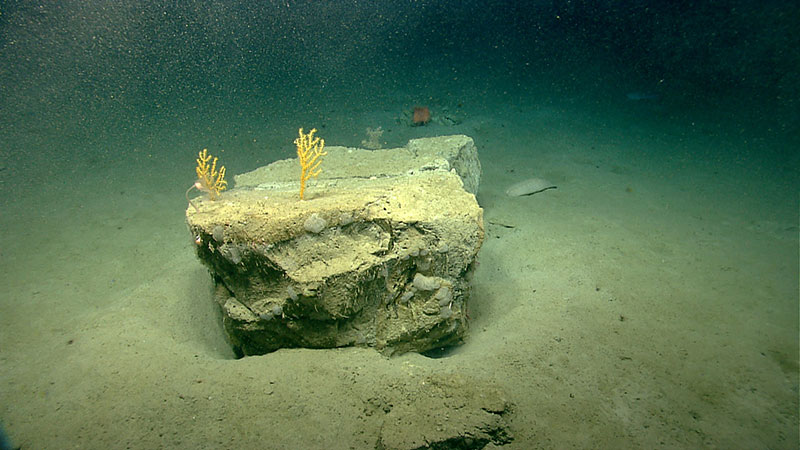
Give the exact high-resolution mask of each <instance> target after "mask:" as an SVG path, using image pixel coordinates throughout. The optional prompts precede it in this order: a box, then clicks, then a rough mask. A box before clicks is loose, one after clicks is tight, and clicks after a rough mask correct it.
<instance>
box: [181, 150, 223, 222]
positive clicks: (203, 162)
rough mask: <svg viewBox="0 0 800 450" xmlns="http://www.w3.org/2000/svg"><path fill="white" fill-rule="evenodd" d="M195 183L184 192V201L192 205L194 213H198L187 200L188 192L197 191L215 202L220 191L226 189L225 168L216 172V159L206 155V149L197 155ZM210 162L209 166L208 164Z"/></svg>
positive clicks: (195, 207)
mask: <svg viewBox="0 0 800 450" xmlns="http://www.w3.org/2000/svg"><path fill="white" fill-rule="evenodd" d="M197 156H198V158H197V160H196V161H197V167H195V169H194V170H195V172H197V181H195V182H194V184H193V185H191V186H190V187H189V189H187V190H186V200H187V201H188V202H189V204H190V205H192V206H193V207H194V209H195V211H198V209H197V206H196V205H195V204H194V203H192V201H191V200H189V191H191V190H192V189H197V190H199V191H203V192H207V193H208V198H209V199H211V200H216V199H218V198H219V195H220V193H221V192H222V191H224V190H225V189H227V187H228V182H227V181H225V166H221V167H220V168H219V172H217V158H216V157H214V159H213V161H212V160H211V158H212V156H211V155H209V154H208V149H206V148H204V149H203V151H202V152H200V153H198V154H197ZM209 161H211V164H209V163H208V162H209Z"/></svg>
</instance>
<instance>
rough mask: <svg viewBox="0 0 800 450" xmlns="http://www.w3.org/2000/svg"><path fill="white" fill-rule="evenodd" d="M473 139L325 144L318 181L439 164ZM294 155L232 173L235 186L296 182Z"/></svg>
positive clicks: (400, 172) (397, 173)
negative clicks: (384, 145) (379, 145)
mask: <svg viewBox="0 0 800 450" xmlns="http://www.w3.org/2000/svg"><path fill="white" fill-rule="evenodd" d="M471 140H472V139H471V138H470V137H468V136H464V135H453V136H438V137H431V138H422V139H414V140H411V141H410V142H409V143H408V144H407V145H406V146H405V147H400V148H391V149H383V150H365V149H360V148H350V147H339V146H326V147H325V151H326V152H328V154H327V155H325V156H324V157H323V160H322V165H321V168H322V173H320V175H319V177H318V178H317V180H318V181H324V180H331V179H341V178H369V177H372V176H401V175H405V174H407V173H408V172H409V171H414V170H424V169H425V168H426V167H427V168H433V167H440V165H441V164H442V162H445V161H447V160H448V159H450V158H453V157H455V156H456V153H457V152H458V150H459V149H460V148H461V147H462V146H464V145H466V144H467V143H468V142H470V141H471ZM299 174H300V166H299V165H298V163H297V159H296V158H290V159H284V160H280V161H276V162H274V163H272V164H269V165H267V166H264V167H260V168H258V169H256V170H253V171H251V172H247V173H243V174H241V175H237V176H236V177H235V180H236V188H243V187H255V186H259V185H262V186H263V185H274V186H278V185H284V184H286V183H292V184H297V183H299Z"/></svg>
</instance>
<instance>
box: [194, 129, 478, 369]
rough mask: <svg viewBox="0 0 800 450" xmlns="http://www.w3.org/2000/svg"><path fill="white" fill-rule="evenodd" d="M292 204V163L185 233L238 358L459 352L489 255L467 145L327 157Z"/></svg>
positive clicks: (419, 145) (422, 142)
mask: <svg viewBox="0 0 800 450" xmlns="http://www.w3.org/2000/svg"><path fill="white" fill-rule="evenodd" d="M326 150H327V152H328V155H327V156H326V157H325V159H324V161H323V163H322V169H323V172H322V174H321V175H320V177H319V180H318V181H317V182H312V183H311V185H310V186H309V188H308V190H307V192H306V200H304V201H300V200H299V199H298V184H299V183H298V180H297V173H298V171H299V166H298V164H297V161H296V160H285V161H278V162H276V163H273V164H271V165H269V166H266V167H263V168H261V169H257V170H256V171H253V172H250V173H248V174H243V175H241V176H239V177H236V185H237V187H236V189H233V190H231V191H228V192H226V193H225V194H224V195H223V197H222V199H220V200H217V201H213V202H212V201H209V200H207V199H203V200H200V201H196V202H195V203H196V204H197V206H198V209H199V211H195V210H194V208H188V209H187V211H186V216H187V221H188V224H189V228H190V230H191V233H192V236H193V237H194V238H195V241H196V242H198V245H197V255H198V257H199V258H200V259H201V261H202V262H203V263H204V264H205V265H206V266H207V267H208V268H209V270H210V271H211V274H212V276H213V278H214V281H215V284H216V287H217V289H216V297H217V301H218V302H219V304H220V306H221V309H222V314H223V321H224V326H225V330H226V332H227V334H228V337H229V339H230V342H231V344H232V345H233V347H234V350H235V351H236V352H237V353H239V354H240V355H253V354H263V353H267V352H271V351H274V350H277V349H279V348H282V347H309V348H328V347H341V346H349V345H360V346H373V347H376V348H377V349H379V350H381V351H382V352H384V353H386V354H394V353H403V352H407V351H425V350H429V349H432V348H436V347H441V346H447V345H451V344H455V343H457V342H458V341H459V340H460V339H462V338H463V337H464V335H465V333H466V330H467V320H468V315H467V300H468V297H469V290H470V289H469V278H470V275H471V272H472V269H473V267H474V264H475V259H476V256H477V253H478V250H479V249H480V246H481V243H482V242H483V236H484V231H483V211H482V209H481V208H480V207H479V206H478V204H477V202H476V200H475V196H474V195H473V194H472V193H470V192H468V191H467V190H466V189H465V188H468V189H469V190H470V191H472V192H474V191H476V190H477V188H478V184H479V182H480V163H479V162H478V158H477V152H476V150H475V146H474V143H473V142H472V139H471V138H469V137H467V136H443V137H437V138H426V139H416V140H412V141H411V142H409V144H408V145H407V146H406V147H404V148H399V149H389V150H380V151H368V150H361V149H350V148H344V147H326Z"/></svg>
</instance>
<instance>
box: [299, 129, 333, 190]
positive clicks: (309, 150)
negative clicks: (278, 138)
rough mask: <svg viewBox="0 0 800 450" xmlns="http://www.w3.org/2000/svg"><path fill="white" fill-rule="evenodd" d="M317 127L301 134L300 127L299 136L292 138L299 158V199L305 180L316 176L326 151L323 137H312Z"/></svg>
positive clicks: (320, 170)
mask: <svg viewBox="0 0 800 450" xmlns="http://www.w3.org/2000/svg"><path fill="white" fill-rule="evenodd" d="M316 132H317V129H316V128H314V129H312V130H311V131H310V132H309V133H308V134H303V129H302V128H300V130H299V134H300V137H298V138H297V139H295V140H294V143H295V145H297V157H298V158H299V159H300V200H302V199H303V193H304V192H305V190H306V180H308V179H309V178H311V177H314V178H316V177H317V175H319V174H320V172H322V169H320V168H319V165H320V164H322V159H320V158H322V157H323V156H325V155H327V154H328V152H325V151H323V150H324V149H325V139H320V138H318V137H314V133H316Z"/></svg>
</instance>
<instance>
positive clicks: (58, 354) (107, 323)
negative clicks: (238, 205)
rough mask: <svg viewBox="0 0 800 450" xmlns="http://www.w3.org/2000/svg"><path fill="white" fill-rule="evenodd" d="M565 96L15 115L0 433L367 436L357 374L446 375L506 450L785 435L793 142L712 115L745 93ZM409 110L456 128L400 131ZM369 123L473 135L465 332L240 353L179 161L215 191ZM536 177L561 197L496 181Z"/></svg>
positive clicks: (161, 440)
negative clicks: (444, 343)
mask: <svg viewBox="0 0 800 450" xmlns="http://www.w3.org/2000/svg"><path fill="white" fill-rule="evenodd" d="M583 88H584V90H583V91H580V90H569V89H567V90H560V91H548V87H547V84H546V83H545V84H544V85H543V86H542V87H541V89H539V90H533V89H527V90H519V91H516V90H505V91H504V90H503V89H498V90H497V91H496V92H492V91H490V92H488V94H487V93H486V92H479V90H478V91H476V92H458V91H457V90H454V89H451V90H450V91H449V93H448V94H447V95H440V96H436V95H434V94H431V93H428V92H419V91H417V92H413V91H411V90H408V91H404V92H395V93H386V95H384V96H381V97H378V98H374V99H371V101H370V102H366V104H363V105H359V104H358V102H351V103H348V104H347V105H343V104H342V103H339V102H340V100H339V99H337V98H336V97H335V96H334V97H332V98H331V99H330V100H329V101H328V103H324V104H320V105H318V108H316V109H315V110H313V111H311V112H308V111H302V110H300V109H292V108H290V107H283V106H282V107H278V106H273V107H271V106H270V105H264V106H263V114H261V115H252V114H249V115H248V114H246V115H244V116H237V115H236V114H227V115H226V114H220V113H219V112H217V113H216V114H214V115H213V118H211V114H210V115H209V117H203V116H202V114H198V115H196V116H195V117H192V118H190V119H187V120H186V121H182V122H180V123H178V122H175V123H170V122H169V121H165V122H164V123H161V124H160V125H159V126H152V127H148V128H146V129H143V130H137V131H136V132H131V133H130V134H124V133H123V134H121V135H119V136H117V135H114V134H113V133H110V132H109V135H108V136H105V137H103V138H102V139H98V140H97V141H96V143H92V144H85V143H82V142H81V141H80V139H68V138H65V137H63V136H62V135H61V134H60V131H59V126H58V124H55V125H53V124H37V123H35V118H31V122H29V123H23V124H18V125H19V126H18V128H17V131H16V135H15V136H16V139H17V140H16V142H15V143H14V145H16V146H17V147H19V146H24V150H25V151H24V153H23V154H17V153H10V152H5V153H4V154H3V158H4V160H3V161H0V162H1V163H2V165H3V167H4V169H3V170H2V172H0V177H2V187H3V197H2V215H0V233H1V234H0V235H1V236H2V241H1V243H0V257H1V258H2V259H1V260H0V261H1V263H2V270H0V284H1V285H2V286H3V295H2V297H0V302H1V304H0V307H2V315H1V316H0V342H1V343H2V346H1V347H0V380H1V381H2V382H1V383H0V398H2V401H1V402H0V419H1V420H2V422H3V425H4V427H5V429H6V431H7V432H8V434H9V435H10V437H11V438H12V439H13V441H14V443H15V445H18V446H21V447H22V448H24V449H34V448H37V449H38V448H41V449H44V448H295V449H296V448H355V449H360V448H372V447H373V446H374V445H375V443H376V439H377V437H378V435H379V432H380V430H379V428H378V426H379V424H380V422H379V421H377V420H375V419H374V417H367V415H366V414H365V411H367V409H368V404H369V398H366V397H367V396H368V395H369V392H370V388H371V387H372V386H380V385H381V383H385V382H386V380H387V379H388V380H397V381H398V382H404V383H411V384H413V383H414V382H416V380H418V379H419V380H421V379H423V378H424V377H425V376H436V374H463V375H465V376H469V377H470V379H480V380H486V382H487V383H491V384H493V385H495V386H497V387H499V388H500V389H502V390H503V391H504V392H505V393H506V395H507V396H508V399H509V400H510V401H511V402H512V403H513V413H512V415H511V417H510V422H511V425H510V427H511V431H512V433H513V435H514V440H513V442H512V443H510V444H508V445H507V446H506V447H507V448H515V449H530V448H701V447H702V448H750V449H754V448H772V449H778V448H797V445H798V190H797V189H798V185H797V181H798V178H797V177H798V175H797V165H796V164H797V160H796V158H795V159H792V158H791V157H788V159H787V156H786V155H788V154H789V152H785V151H783V150H781V149H784V150H785V147H786V146H790V145H795V144H796V142H791V141H787V140H786V135H785V133H783V134H782V133H780V132H777V131H775V130H771V129H770V128H769V125H764V124H765V123H767V124H768V123H769V121H768V120H765V121H763V122H759V123H753V124H749V123H748V121H747V120H736V119H735V118H733V119H732V118H730V117H729V116H728V115H726V114H725V112H726V111H730V109H735V108H737V107H739V106H741V105H733V106H731V108H728V107H727V106H725V105H715V106H714V107H713V108H711V107H709V109H707V110H706V109H703V108H702V107H698V108H699V109H697V110H687V109H681V108H682V107H681V104H680V102H677V101H676V102H673V103H670V98H669V97H667V96H665V97H664V98H661V99H658V100H656V101H640V102H634V101H630V100H628V99H627V98H626V97H625V93H626V89H625V87H624V86H620V87H619V88H615V89H611V90H609V89H605V88H604V86H602V85H597V86H591V85H583ZM448 89H449V88H448ZM434 91H435V89H433V88H431V92H434ZM440 92H444V91H440ZM418 103H424V104H428V105H429V106H430V108H431V110H432V112H433V114H434V118H435V119H436V117H437V116H439V115H441V114H443V113H442V111H443V110H446V111H447V112H448V114H451V115H453V116H454V117H457V118H458V120H460V121H461V123H459V124H456V125H446V124H443V123H437V122H436V120H434V122H433V123H431V124H429V125H427V126H425V127H415V128H412V127H408V126H406V125H405V124H403V123H398V119H399V118H400V119H401V118H403V112H404V111H408V110H410V108H411V107H412V106H413V105H414V104H418ZM298 111H302V112H298ZM379 125H380V126H383V128H384V129H386V130H387V131H386V133H385V134H384V140H385V141H386V144H385V147H393V146H402V145H404V144H405V143H406V142H407V140H408V139H410V138H413V137H418V136H433V135H445V134H456V133H463V134H467V135H469V136H471V137H473V138H474V139H475V142H476V144H477V147H478V151H479V156H480V159H481V162H482V164H483V178H482V184H481V187H480V192H479V195H478V201H479V203H480V204H481V206H482V207H483V208H484V209H485V211H484V214H485V223H486V240H485V242H484V244H483V247H482V250H481V252H480V255H479V261H480V266H479V269H478V270H477V273H476V275H475V278H474V293H473V297H472V299H471V304H470V310H471V313H470V314H471V317H472V324H471V331H470V335H469V338H468V339H467V341H466V342H465V343H464V344H463V345H462V346H461V347H459V348H457V349H456V350H455V351H453V352H452V354H451V355H449V356H448V357H445V358H439V359H431V358H426V357H423V356H420V355H417V354H407V355H403V356H398V357H394V358H386V357H384V356H381V355H380V354H379V353H377V352H375V351H373V350H370V349H338V350H281V351H278V352H276V353H273V354H269V355H265V356H259V357H248V358H245V359H242V360H236V359H234V358H233V355H232V352H231V350H230V349H229V348H228V346H227V345H226V343H225V341H224V338H223V335H222V332H221V328H220V326H219V323H218V322H219V320H218V316H217V315H216V311H215V307H214V305H213V303H212V296H211V294H212V292H211V280H210V277H209V275H208V272H207V271H206V269H205V268H204V267H203V266H202V265H201V264H200V263H199V261H198V260H197V258H196V257H195V255H194V248H193V245H194V244H193V242H192V240H191V237H190V236H189V235H188V232H187V229H186V225H185V221H184V216H183V214H184V211H185V208H186V204H185V200H184V195H183V192H184V190H185V189H186V188H187V187H188V186H189V185H191V183H192V182H193V180H194V178H193V176H194V175H193V168H194V156H195V155H196V152H197V151H198V150H200V149H202V148H203V147H208V148H209V151H211V152H212V153H213V154H215V155H220V156H221V158H222V162H223V163H224V164H226V165H227V167H228V174H229V179H232V175H233V174H235V173H241V172H244V171H247V170H252V169H254V168H255V167H258V166H259V165H263V164H266V163H268V162H270V161H273V160H276V159H281V158H287V157H292V156H293V155H292V153H293V151H294V148H293V146H292V139H293V138H294V136H295V134H296V132H297V128H298V127H300V126H304V127H306V128H311V127H312V126H316V127H317V128H319V129H320V131H319V135H321V136H322V137H324V138H325V139H326V141H327V142H328V144H329V145H348V146H358V145H359V143H360V142H361V140H362V139H364V138H365V135H364V129H365V128H366V127H368V126H369V127H376V126H379ZM775 126H776V127H777V128H780V124H776V125H775ZM778 131H780V130H778ZM97 132H98V133H101V130H97ZM7 145H8V143H7ZM781 155H783V156H781ZM529 177H543V178H547V179H549V180H551V181H553V182H554V183H556V184H557V185H558V189H555V190H549V191H546V192H543V193H541V194H536V195H533V196H529V197H521V198H508V197H506V196H505V195H504V191H505V189H506V187H507V186H508V185H510V184H511V183H514V182H516V181H520V180H523V179H525V178H529ZM312 189H313V186H312ZM412 431H413V430H410V432H412Z"/></svg>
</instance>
